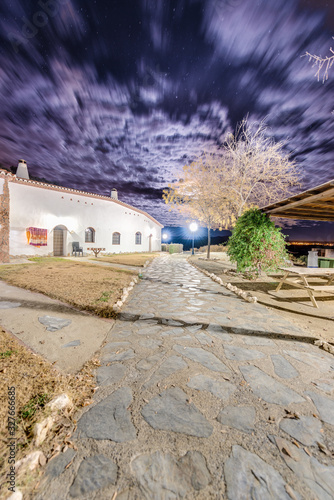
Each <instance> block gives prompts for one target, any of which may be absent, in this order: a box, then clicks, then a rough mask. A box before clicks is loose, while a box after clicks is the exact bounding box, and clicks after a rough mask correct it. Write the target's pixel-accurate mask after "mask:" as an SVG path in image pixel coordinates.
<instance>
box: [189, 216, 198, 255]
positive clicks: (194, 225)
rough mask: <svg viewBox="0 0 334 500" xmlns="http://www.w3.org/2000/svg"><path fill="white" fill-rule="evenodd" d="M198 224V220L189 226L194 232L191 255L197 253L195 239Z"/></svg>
mask: <svg viewBox="0 0 334 500" xmlns="http://www.w3.org/2000/svg"><path fill="white" fill-rule="evenodd" d="M197 227H198V226H197V224H196V222H192V223H191V224H190V226H189V229H190V231H191V232H192V233H193V248H192V252H191V255H194V254H195V250H194V240H195V232H196V231H197Z"/></svg>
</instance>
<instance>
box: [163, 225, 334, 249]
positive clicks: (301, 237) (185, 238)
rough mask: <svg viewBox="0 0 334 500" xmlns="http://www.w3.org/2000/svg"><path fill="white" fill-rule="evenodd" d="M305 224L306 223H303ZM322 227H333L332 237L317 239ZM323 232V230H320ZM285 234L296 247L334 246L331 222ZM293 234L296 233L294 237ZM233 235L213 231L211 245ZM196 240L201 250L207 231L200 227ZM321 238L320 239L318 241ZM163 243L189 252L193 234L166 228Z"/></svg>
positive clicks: (183, 228) (181, 228) (285, 230)
mask: <svg viewBox="0 0 334 500" xmlns="http://www.w3.org/2000/svg"><path fill="white" fill-rule="evenodd" d="M301 222H304V221H301ZM319 225H320V226H321V227H322V228H323V229H322V230H323V231H324V233H325V232H326V229H328V225H331V226H332V230H331V236H329V234H328V232H327V236H326V238H325V237H323V238H322V239H321V236H320V235H318V236H317V238H315V237H314V235H312V230H313V231H316V232H317V233H318V231H319V227H318V226H319ZM320 230H321V229H320ZM282 232H283V234H285V235H287V234H288V233H290V235H289V236H287V238H286V241H287V243H290V244H291V245H293V244H294V243H295V244H296V246H298V244H301V243H302V244H304V245H305V246H312V245H323V246H329V245H334V224H333V223H331V222H319V223H318V224H317V225H316V226H312V223H311V224H310V221H306V224H305V226H292V227H289V228H282ZM164 233H165V234H168V238H167V239H166V240H164V239H163V234H164ZM293 233H295V234H294V235H293ZM230 235H231V231H228V230H223V231H219V230H218V229H216V230H211V244H212V245H219V244H221V243H224V242H226V241H227V240H228V238H229V236H230ZM306 235H309V238H310V239H309V240H308V239H307V237H306ZM194 236H195V239H194V246H195V248H199V247H201V246H206V245H207V242H208V238H207V229H206V228H205V227H203V226H199V228H198V231H196V233H195V235H194ZM318 238H319V239H318ZM161 243H162V244H163V243H182V244H183V246H184V249H185V250H187V249H189V248H191V247H192V234H191V232H190V230H189V225H184V226H164V227H163V228H162V230H161Z"/></svg>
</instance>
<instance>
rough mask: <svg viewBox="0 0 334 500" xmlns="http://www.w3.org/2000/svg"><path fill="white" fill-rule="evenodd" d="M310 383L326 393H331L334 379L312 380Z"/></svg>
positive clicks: (333, 387) (333, 388)
mask: <svg viewBox="0 0 334 500" xmlns="http://www.w3.org/2000/svg"><path fill="white" fill-rule="evenodd" d="M312 384H314V385H315V386H317V387H319V389H321V390H322V391H324V392H326V393H327V394H332V392H333V391H334V379H332V380H331V379H318V380H313V381H312Z"/></svg>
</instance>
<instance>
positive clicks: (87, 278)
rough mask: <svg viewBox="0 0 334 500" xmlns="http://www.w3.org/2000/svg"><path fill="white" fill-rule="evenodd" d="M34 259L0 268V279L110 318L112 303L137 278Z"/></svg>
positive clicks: (89, 266)
mask: <svg viewBox="0 0 334 500" xmlns="http://www.w3.org/2000/svg"><path fill="white" fill-rule="evenodd" d="M33 260H34V264H16V265H8V266H1V268H0V279H3V280H4V281H6V282H7V283H9V284H11V285H15V286H18V287H21V288H26V289H29V290H32V291H34V292H41V293H43V294H45V295H48V296H49V297H52V298H53V299H58V300H61V301H63V302H67V303H68V304H71V305H73V306H75V307H77V308H78V309H80V310H87V311H91V312H94V313H95V314H97V315H99V316H102V317H112V316H113V310H112V306H113V304H115V302H117V300H119V298H120V297H121V295H122V290H123V288H124V287H127V286H129V283H130V282H131V280H132V279H133V277H134V276H135V275H136V273H135V272H133V271H130V270H123V269H115V268H109V267H104V266H103V267H102V266H96V265H94V264H88V263H79V262H73V261H68V260H65V259H54V258H52V257H51V258H36V259H33Z"/></svg>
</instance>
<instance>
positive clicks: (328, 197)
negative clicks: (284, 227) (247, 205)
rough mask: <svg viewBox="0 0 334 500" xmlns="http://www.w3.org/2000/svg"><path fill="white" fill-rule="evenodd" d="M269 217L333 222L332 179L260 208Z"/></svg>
mask: <svg viewBox="0 0 334 500" xmlns="http://www.w3.org/2000/svg"><path fill="white" fill-rule="evenodd" d="M261 211H262V212H265V213H267V214H268V215H270V216H271V217H284V218H287V219H301V220H324V221H331V222H334V179H333V180H331V181H329V182H326V183H325V184H321V185H320V186H316V187H314V188H312V189H309V190H308V191H304V192H303V193H299V194H296V195H295V196H291V197H290V198H286V199H285V200H282V201H278V202H277V203H273V204H272V205H267V206H266V207H263V208H261Z"/></svg>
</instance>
